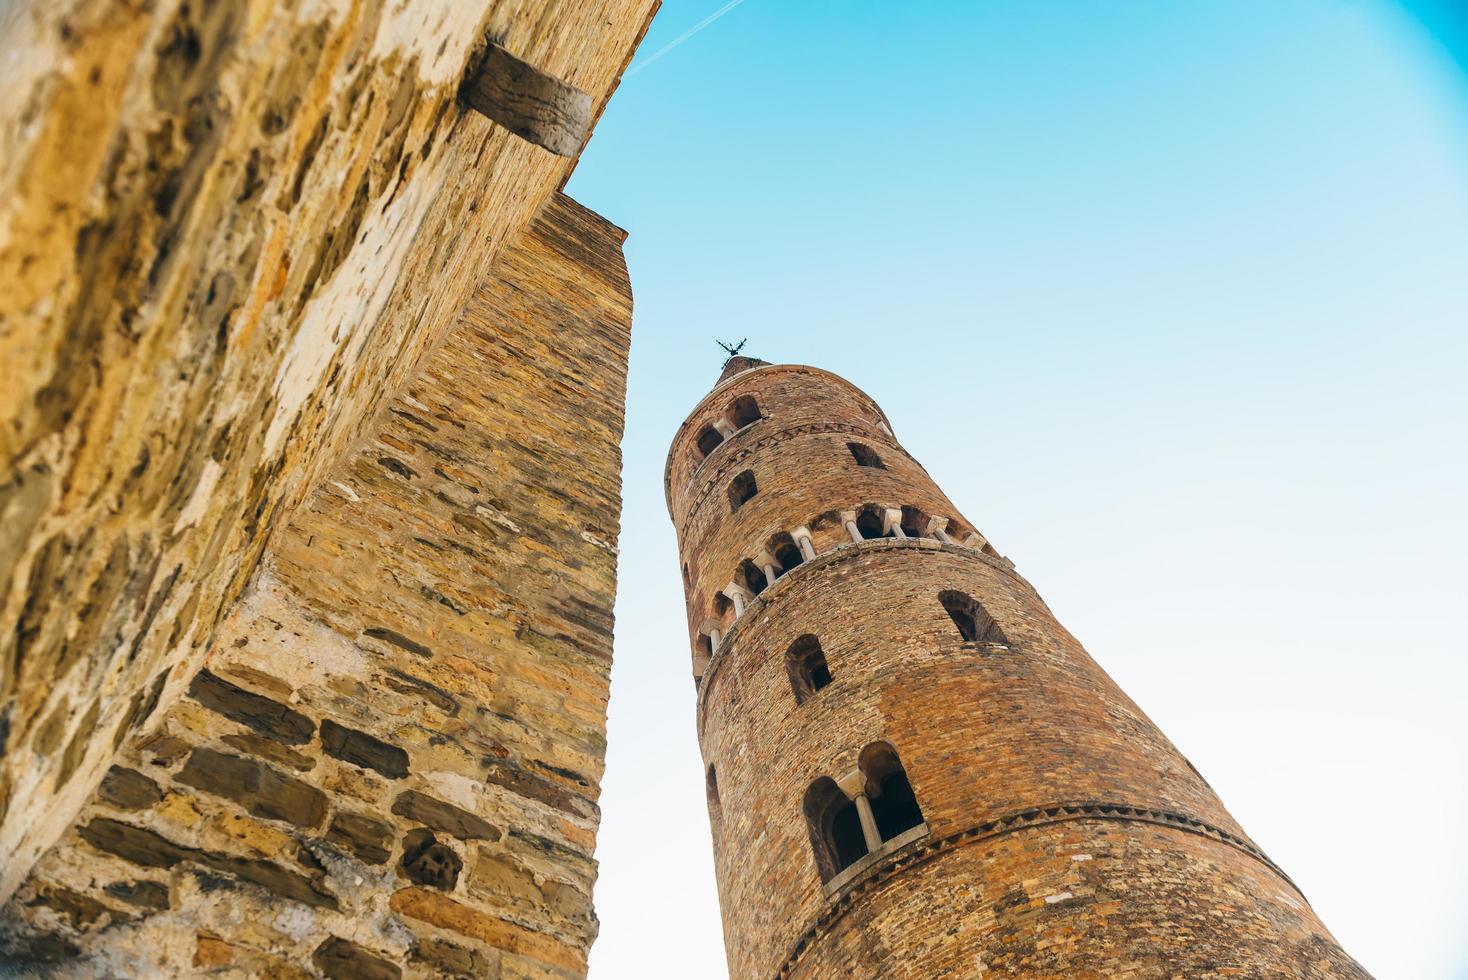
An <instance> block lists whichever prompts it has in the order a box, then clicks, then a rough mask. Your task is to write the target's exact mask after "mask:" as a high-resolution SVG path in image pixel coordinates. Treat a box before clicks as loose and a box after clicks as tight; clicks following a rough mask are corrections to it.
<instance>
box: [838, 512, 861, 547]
mask: <svg viewBox="0 0 1468 980" xmlns="http://www.w3.org/2000/svg"><path fill="white" fill-rule="evenodd" d="M841 523H842V524H844V525H846V533H847V534H849V535H851V540H853V541H860V540H861V531H859V530H857V527H856V511H854V510H843V511H842V512H841Z"/></svg>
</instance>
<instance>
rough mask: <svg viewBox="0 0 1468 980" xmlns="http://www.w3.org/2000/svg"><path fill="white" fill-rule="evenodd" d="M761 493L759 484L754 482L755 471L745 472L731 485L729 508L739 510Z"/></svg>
mask: <svg viewBox="0 0 1468 980" xmlns="http://www.w3.org/2000/svg"><path fill="white" fill-rule="evenodd" d="M757 493H759V484H757V483H755V482H754V470H745V471H744V472H743V473H740V474H739V475H738V476H736V477H735V478H734V480H733V482H731V483H730V484H729V506H730V508H732V509H733V510H738V509H739V508H740V507H743V506H744V502H745V501H746V500H748V499H749V498H750V497H753V496H754V495H755V494H757Z"/></svg>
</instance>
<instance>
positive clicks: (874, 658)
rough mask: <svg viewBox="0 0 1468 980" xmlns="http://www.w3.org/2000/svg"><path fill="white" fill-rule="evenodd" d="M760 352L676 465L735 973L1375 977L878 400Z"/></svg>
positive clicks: (702, 727)
mask: <svg viewBox="0 0 1468 980" xmlns="http://www.w3.org/2000/svg"><path fill="white" fill-rule="evenodd" d="M737 367H738V369H736V370H734V371H732V372H728V373H726V375H725V377H724V378H723V379H721V381H720V383H719V385H718V386H716V387H715V389H714V390H713V392H711V393H710V394H709V395H708V396H707V397H706V398H705V399H704V400H703V401H702V402H701V403H700V405H699V406H698V407H696V408H695V409H694V411H693V413H692V415H691V416H690V417H689V420H688V422H687V423H686V424H685V425H684V426H683V428H682V429H680V431H679V433H678V435H677V436H676V437H675V439H674V443H673V447H672V450H671V453H670V458H669V465H668V491H669V509H670V512H671V513H672V515H673V518H674V522H675V524H676V526H677V529H678V536H679V543H680V549H681V555H680V557H681V559H682V562H683V563H684V565H685V566H686V568H687V569H688V571H687V574H686V577H685V582H686V586H687V600H688V610H689V639H690V644H691V645H692V648H693V663H694V673H695V677H696V679H697V692H698V727H699V730H698V733H699V742H700V747H701V750H702V753H703V760H704V765H705V767H706V772H707V779H708V781H709V785H710V787H714V786H716V787H717V792H716V794H715V793H713V792H711V793H710V807H709V810H710V822H711V826H712V831H713V843H714V857H715V868H716V873H717V877H718V884H719V895H720V899H721V904H722V911H723V922H724V936H725V944H726V948H727V953H728V959H729V969H730V973H731V975H732V976H735V977H740V978H744V977H752V978H768V977H772V976H799V977H820V978H837V977H851V976H860V977H884V978H887V977H909V978H913V980H918V978H928V977H933V976H941V975H964V976H967V975H971V974H973V973H975V972H978V971H979V970H980V969H982V970H983V971H990V972H996V973H999V974H1001V975H1014V976H1035V975H1046V976H1118V975H1125V974H1128V973H1135V972H1138V971H1140V972H1144V973H1148V974H1152V973H1156V974H1159V975H1161V974H1172V973H1180V974H1185V975H1189V976H1193V975H1206V974H1209V973H1211V972H1214V971H1219V970H1227V971H1231V972H1237V973H1239V974H1241V975H1252V976H1257V975H1275V974H1279V975H1289V976H1320V977H1326V976H1329V977H1353V978H1359V977H1364V976H1365V973H1364V971H1362V970H1361V969H1360V967H1359V966H1357V965H1356V964H1355V963H1354V961H1352V960H1351V959H1350V957H1349V956H1347V955H1346V954H1345V953H1344V952H1342V951H1341V949H1340V948H1339V947H1338V946H1337V945H1336V943H1335V941H1334V939H1333V938H1331V936H1330V934H1329V932H1327V931H1326V930H1325V928H1324V926H1323V925H1321V923H1320V922H1319V920H1318V919H1317V918H1316V916H1315V914H1314V912H1313V911H1312V910H1311V909H1310V906H1309V905H1308V903H1307V902H1306V901H1305V899H1304V897H1303V896H1302V895H1301V894H1300V893H1299V891H1298V889H1296V887H1295V886H1294V884H1293V883H1292V882H1291V881H1290V880H1289V878H1288V877H1286V876H1285V875H1284V873H1283V872H1282V871H1280V870H1279V869H1278V868H1277V867H1276V866H1275V865H1274V864H1273V863H1272V862H1271V861H1270V860H1269V858H1268V857H1267V856H1266V855H1265V854H1264V853H1263V852H1262V851H1261V850H1260V849H1259V848H1258V847H1257V846H1256V845H1255V844H1254V843H1253V842H1252V841H1250V840H1249V838H1248V837H1247V836H1246V835H1245V834H1244V831H1243V829H1242V828H1240V827H1239V825H1238V824H1237V823H1236V822H1235V821H1234V819H1233V818H1232V817H1231V816H1230V815H1229V813H1228V811H1227V810H1226V809H1225V808H1224V807H1223V804H1222V803H1221V801H1220V800H1219V799H1218V797H1217V796H1216V794H1215V793H1214V792H1213V790H1212V788H1211V787H1209V785H1208V784H1207V782H1205V781H1204V779H1203V778H1202V777H1201V776H1200V775H1199V774H1198V773H1197V772H1196V771H1195V770H1194V769H1193V767H1192V765H1191V764H1190V763H1189V762H1188V760H1187V759H1185V758H1184V757H1183V756H1182V755H1181V754H1180V753H1179V752H1178V751H1177V749H1176V748H1174V747H1173V746H1172V744H1171V743H1170V742H1169V741H1168V740H1167V738H1166V737H1165V736H1164V735H1163V734H1162V732H1161V731H1159V730H1158V729H1157V727H1156V726H1155V725H1153V724H1152V722H1151V721H1150V720H1149V719H1148V718H1147V717H1146V715H1144V714H1143V713H1142V712H1141V710H1140V709H1138V708H1137V706H1136V705H1135V704H1133V703H1132V702H1131V700H1130V699H1129V698H1128V697H1127V696H1126V695H1125V694H1124V693H1123V692H1122V691H1121V690H1120V689H1119V688H1118V687H1117V686H1116V684H1115V683H1113V682H1112V680H1111V679H1110V678H1109V677H1108V676H1107V675H1106V673H1105V672H1104V671H1103V670H1102V669H1101V668H1100V667H1099V666H1098V665H1097V664H1096V663H1095V662H1094V661H1093V660H1092V659H1091V658H1090V656H1089V655H1088V654H1087V653H1086V651H1085V650H1084V649H1083V648H1082V647H1081V645H1080V644H1079V643H1078V642H1077V641H1076V640H1075V638H1074V637H1072V636H1071V635H1070V634H1069V633H1068V632H1067V631H1066V630H1065V629H1064V627H1062V626H1061V625H1060V624H1059V623H1058V622H1057V621H1056V620H1055V618H1054V616H1053V615H1052V614H1051V612H1050V610H1049V609H1048V608H1047V607H1046V605H1045V603H1044V602H1043V601H1042V600H1041V598H1040V596H1039V595H1038V593H1037V592H1036V591H1035V589H1034V588H1033V587H1032V586H1031V585H1030V583H1029V582H1027V581H1026V580H1025V579H1024V578H1023V577H1021V576H1020V575H1018V574H1017V573H1016V572H1015V570H1014V565H1013V563H1012V562H1010V561H1009V560H1008V559H1007V558H1004V557H1002V556H1000V555H999V554H998V553H997V552H996V551H995V549H994V548H993V546H991V545H990V544H989V542H988V541H987V540H986V539H985V538H984V536H983V535H982V534H981V533H979V532H978V531H976V530H974V528H973V527H972V525H970V524H969V523H968V522H967V521H966V519H964V518H963V516H962V515H960V514H959V513H958V512H957V510H956V509H955V508H954V507H953V504H952V503H951V502H950V501H948V500H947V498H946V497H945V496H944V495H943V494H942V492H941V491H940V490H939V489H938V487H937V486H935V485H934V484H933V481H932V480H931V478H930V477H929V476H928V474H927V472H926V471H925V470H924V469H923V468H922V466H920V465H919V464H918V463H917V461H916V460H913V459H912V458H911V457H910V456H908V455H907V453H906V452H905V451H904V450H903V448H902V446H901V444H900V443H899V442H898V441H897V439H896V438H895V436H894V435H893V434H892V431H891V426H890V425H889V424H888V423H887V421H886V419H885V417H884V416H883V415H882V413H881V411H880V410H879V409H878V408H877V407H876V405H875V404H874V403H873V402H872V401H871V399H869V398H867V397H866V396H865V395H864V394H863V393H861V392H860V391H858V390H857V389H856V388H854V387H853V386H852V385H850V384H849V383H848V382H846V381H844V380H842V379H840V378H837V377H835V376H834V375H831V374H829V373H827V372H824V371H819V370H816V369H814V368H808V367H800V366H790V365H763V364H762V363H759V362H755V363H751V364H742V365H738V366H737ZM749 400H752V401H753V402H755V403H757V404H758V406H759V414H758V416H757V417H750V416H749V415H748V414H745V416H744V417H743V419H742V420H740V421H737V422H736V420H735V415H736V414H737V411H736V410H737V407H738V406H739V405H741V404H744V403H746V401H749ZM710 426H712V427H713V428H714V429H715V430H716V431H718V432H719V433H720V434H721V436H722V438H720V439H719V440H718V441H717V442H716V443H715V442H714V441H713V440H707V441H705V442H704V443H703V444H702V445H700V440H701V438H702V436H703V435H704V434H706V432H707V431H708V429H709V427H710ZM853 445H855V446H856V447H857V448H856V449H853V448H852V447H853ZM878 464H880V465H878ZM744 473H750V474H752V475H753V476H752V479H753V481H754V482H756V483H757V486H758V492H757V493H756V494H755V495H754V496H752V497H750V498H748V499H746V500H743V501H742V502H741V503H740V504H739V505H738V506H737V507H734V506H732V503H731V502H732V500H733V499H735V498H736V497H738V496H739V495H738V494H735V495H734V497H731V496H729V495H728V494H726V493H725V492H723V488H724V487H726V486H729V485H731V483H730V481H734V484H733V485H734V486H736V487H737V486H739V485H741V484H740V479H741V475H742V474H744ZM787 537H788V539H789V540H791V541H793V542H794V543H795V545H796V546H797V547H798V548H799V551H798V552H796V553H791V552H789V551H788V550H784V549H782V548H780V547H779V545H782V544H784V542H785V539H786V538H787ZM777 553H778V554H783V555H785V556H787V557H786V558H784V559H783V560H782V559H779V558H776V557H775V556H776V554H777ZM817 653H818V654H819V656H818V657H817V656H816V654H817ZM986 975H987V974H986Z"/></svg>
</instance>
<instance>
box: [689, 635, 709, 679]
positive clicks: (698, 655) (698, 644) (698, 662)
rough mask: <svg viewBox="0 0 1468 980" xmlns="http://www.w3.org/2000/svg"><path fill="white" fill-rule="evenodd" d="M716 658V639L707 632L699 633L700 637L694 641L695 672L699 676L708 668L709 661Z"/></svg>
mask: <svg viewBox="0 0 1468 980" xmlns="http://www.w3.org/2000/svg"><path fill="white" fill-rule="evenodd" d="M713 659H714V641H713V639H712V638H711V637H710V636H709V635H708V634H707V633H699V634H698V639H696V640H694V641H693V673H694V674H696V675H698V676H699V677H702V676H703V672H704V671H705V670H707V669H708V665H709V661H711V660H713Z"/></svg>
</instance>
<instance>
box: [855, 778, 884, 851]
mask: <svg viewBox="0 0 1468 980" xmlns="http://www.w3.org/2000/svg"><path fill="white" fill-rule="evenodd" d="M856 815H857V817H859V818H860V819H861V835H862V836H863V837H865V838H866V839H867V850H868V851H869V852H873V853H875V852H876V850H877V849H878V848H880V847H881V846H882V835H881V834H879V833H877V818H876V815H875V814H873V813H872V801H871V800H869V799H867V795H866V794H865V793H857V794H856Z"/></svg>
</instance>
